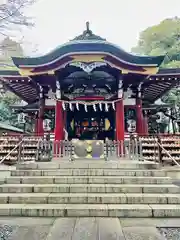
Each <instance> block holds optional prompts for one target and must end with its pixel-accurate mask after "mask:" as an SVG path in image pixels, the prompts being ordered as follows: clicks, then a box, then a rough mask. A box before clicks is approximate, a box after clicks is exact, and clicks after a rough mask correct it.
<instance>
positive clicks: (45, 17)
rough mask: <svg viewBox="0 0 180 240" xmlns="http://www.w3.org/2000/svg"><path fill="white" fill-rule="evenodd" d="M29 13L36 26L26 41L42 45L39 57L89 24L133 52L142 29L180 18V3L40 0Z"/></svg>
mask: <svg viewBox="0 0 180 240" xmlns="http://www.w3.org/2000/svg"><path fill="white" fill-rule="evenodd" d="M28 14H29V15H32V16H33V17H34V20H35V23H36V26H35V28H34V29H30V30H26V31H25V33H24V34H25V40H26V41H27V42H29V43H31V44H32V46H34V45H36V44H37V45H38V54H44V53H47V52H49V51H50V50H52V49H54V48H55V47H57V46H59V45H61V44H63V43H65V42H67V41H68V40H70V39H73V38H74V37H75V36H77V35H79V34H82V32H83V31H84V30H85V28H86V24H85V23H86V22H87V21H89V22H90V29H91V30H92V31H93V33H95V34H97V35H100V36H102V37H104V38H106V39H107V40H108V41H109V42H112V43H114V44H117V45H119V46H120V47H122V48H123V49H125V50H127V51H130V50H131V48H132V47H133V46H135V45H136V44H137V40H138V37H139V33H140V32H141V31H142V30H144V29H146V28H147V27H149V26H152V25H155V24H158V23H160V22H161V21H162V20H163V19H166V18H170V17H175V16H179V17H180V0H171V1H169V0H110V1H108V0H104V1H103V0H90V1H85V0H84V1H83V0H37V3H36V4H34V5H33V6H32V7H31V8H29V9H28Z"/></svg>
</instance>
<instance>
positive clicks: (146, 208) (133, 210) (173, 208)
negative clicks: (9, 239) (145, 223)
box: [0, 204, 180, 218]
mask: <svg viewBox="0 0 180 240" xmlns="http://www.w3.org/2000/svg"><path fill="white" fill-rule="evenodd" d="M0 216H24V217H121V218H122V217H141V218H146V217H147V218H149V217H161V218H164V217H180V205H171V204H169V205H167V204H150V205H146V204H0Z"/></svg>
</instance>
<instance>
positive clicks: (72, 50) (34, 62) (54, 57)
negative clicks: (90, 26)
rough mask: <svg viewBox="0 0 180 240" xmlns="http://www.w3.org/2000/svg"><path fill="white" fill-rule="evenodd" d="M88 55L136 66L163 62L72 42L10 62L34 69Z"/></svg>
mask: <svg viewBox="0 0 180 240" xmlns="http://www.w3.org/2000/svg"><path fill="white" fill-rule="evenodd" d="M89 53H90V54H105V55H106V54H107V55H109V56H114V57H115V58H117V59H119V60H121V61H122V62H124V63H129V64H131V65H138V66H154V67H158V66H159V65H160V64H161V63H162V61H163V60H164V56H157V57H149V56H137V55H133V54H130V53H128V52H125V51H124V50H122V49H121V48H119V47H117V46H115V45H113V44H111V43H108V42H106V41H74V42H73V41H72V42H69V43H67V44H64V45H62V46H60V47H59V48H57V49H55V50H54V51H52V52H50V53H48V54H46V55H44V56H41V57H36V58H19V57H13V58H12V60H13V62H14V64H15V65H16V66H17V67H18V68H34V67H43V66H47V65H49V64H51V63H53V62H56V61H58V60H59V59H60V58H63V57H65V56H69V55H71V54H89Z"/></svg>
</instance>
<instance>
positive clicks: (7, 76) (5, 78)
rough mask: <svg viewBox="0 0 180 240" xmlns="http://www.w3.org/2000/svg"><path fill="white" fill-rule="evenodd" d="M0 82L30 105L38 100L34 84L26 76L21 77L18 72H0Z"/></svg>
mask: <svg viewBox="0 0 180 240" xmlns="http://www.w3.org/2000/svg"><path fill="white" fill-rule="evenodd" d="M0 82H1V83H2V84H3V85H4V87H5V88H6V89H8V90H9V91H11V92H13V93H14V94H15V95H17V96H19V97H20V98H21V99H23V100H24V101H25V102H28V103H32V102H34V101H37V100H38V89H37V88H36V86H35V84H34V83H33V82H32V81H31V79H30V78H29V77H28V76H21V75H20V74H19V72H18V71H9V70H0Z"/></svg>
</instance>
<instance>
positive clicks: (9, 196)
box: [0, 193, 180, 204]
mask: <svg viewBox="0 0 180 240" xmlns="http://www.w3.org/2000/svg"><path fill="white" fill-rule="evenodd" d="M5 203H11V204H12V203H13V204H179V203H180V194H168V193H167V194H159V193H156V194H151V193H126V194H124V193H1V194H0V204H5Z"/></svg>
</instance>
